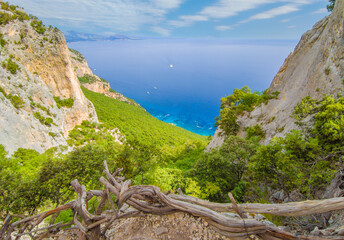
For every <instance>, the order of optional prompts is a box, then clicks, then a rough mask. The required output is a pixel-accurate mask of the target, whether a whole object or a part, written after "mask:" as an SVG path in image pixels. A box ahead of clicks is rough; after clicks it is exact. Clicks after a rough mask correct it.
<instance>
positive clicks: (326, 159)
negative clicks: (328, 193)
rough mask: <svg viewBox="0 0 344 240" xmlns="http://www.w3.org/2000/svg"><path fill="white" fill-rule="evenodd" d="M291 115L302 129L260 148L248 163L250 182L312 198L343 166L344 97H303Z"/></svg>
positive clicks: (275, 139)
mask: <svg viewBox="0 0 344 240" xmlns="http://www.w3.org/2000/svg"><path fill="white" fill-rule="evenodd" d="M293 117H294V118H295V119H296V120H297V123H298V124H299V125H300V126H301V131H295V130H294V131H292V132H290V133H288V134H287V135H286V136H285V137H284V138H274V139H272V140H271V142H270V144H268V145H266V146H260V147H259V149H258V151H257V154H256V156H254V157H253V158H252V159H253V161H252V162H251V164H250V172H251V174H252V178H253V181H251V183H252V184H253V185H254V183H256V184H258V183H260V184H264V185H265V186H266V187H269V188H271V189H273V190H284V191H285V192H286V193H287V194H290V193H291V192H292V191H298V192H299V193H301V194H302V195H303V196H306V197H308V198H312V197H314V196H315V195H316V193H317V192H319V191H322V190H324V188H325V187H326V185H327V184H328V182H329V181H330V180H331V178H332V177H333V174H334V173H335V172H336V171H337V170H338V169H340V168H341V167H342V163H341V161H342V160H341V158H342V156H343V153H344V148H343V146H342V143H343V141H344V134H343V133H344V98H343V97H341V96H339V97H337V98H333V97H330V96H327V95H325V96H324V98H323V99H322V100H319V101H316V100H314V99H311V98H310V97H306V98H304V99H303V100H302V101H301V102H300V103H299V104H298V105H297V106H296V107H295V109H294V112H293ZM306 123H307V124H306Z"/></svg>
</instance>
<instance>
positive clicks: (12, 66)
mask: <svg viewBox="0 0 344 240" xmlns="http://www.w3.org/2000/svg"><path fill="white" fill-rule="evenodd" d="M2 68H4V69H6V70H7V71H10V73H12V74H16V73H17V71H18V70H20V67H19V65H18V64H17V63H15V62H14V61H13V60H12V58H9V59H7V61H3V62H2Z"/></svg>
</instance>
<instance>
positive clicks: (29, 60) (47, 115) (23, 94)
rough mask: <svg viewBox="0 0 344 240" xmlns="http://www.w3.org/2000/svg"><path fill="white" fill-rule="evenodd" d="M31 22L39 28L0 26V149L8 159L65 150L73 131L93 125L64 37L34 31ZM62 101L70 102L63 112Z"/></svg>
mask: <svg viewBox="0 0 344 240" xmlns="http://www.w3.org/2000/svg"><path fill="white" fill-rule="evenodd" d="M1 11H3V12H6V13H8V14H13V13H12V12H11V11H5V10H1ZM20 11H21V10H20ZM33 21H35V22H38V20H36V19H30V20H24V21H21V20H19V19H15V20H11V21H10V22H9V23H7V24H3V25H1V26H0V33H1V34H2V37H1V38H2V39H3V43H4V44H3V46H2V47H1V56H0V62H1V63H2V64H1V67H0V78H1V82H0V87H1V89H2V91H1V93H0V144H2V145H4V146H5V148H6V150H7V151H8V152H9V153H12V152H13V151H15V150H16V149H17V148H19V147H22V148H32V149H35V150H37V151H39V152H43V151H44V150H46V149H48V148H51V147H54V146H58V145H64V144H66V141H65V138H66V137H67V135H68V132H69V131H70V130H72V129H73V128H74V127H75V126H76V125H79V124H81V122H82V121H83V120H90V121H97V116H96V113H95V110H94V107H93V105H92V103H91V102H90V101H88V100H87V99H86V98H85V96H84V94H83V92H82V91H81V88H80V83H79V81H78V79H77V76H76V74H75V73H74V70H73V66H72V62H71V58H70V54H69V50H68V48H67V45H66V41H65V39H64V36H63V33H62V32H60V31H59V30H57V29H53V28H52V27H49V28H44V27H42V29H44V30H45V31H43V30H42V29H38V30H37V28H35V27H34V24H32V22H33ZM40 30H41V31H40ZM14 96H15V97H14ZM63 99H69V105H68V106H65V105H64V104H63V103H62V105H61V104H60V103H61V102H60V103H58V101H59V100H63Z"/></svg>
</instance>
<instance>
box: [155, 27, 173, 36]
mask: <svg viewBox="0 0 344 240" xmlns="http://www.w3.org/2000/svg"><path fill="white" fill-rule="evenodd" d="M151 30H152V31H153V32H155V33H158V34H160V35H161V36H165V37H166V36H170V35H171V31H170V30H169V29H166V28H162V27H159V26H154V27H152V28H151Z"/></svg>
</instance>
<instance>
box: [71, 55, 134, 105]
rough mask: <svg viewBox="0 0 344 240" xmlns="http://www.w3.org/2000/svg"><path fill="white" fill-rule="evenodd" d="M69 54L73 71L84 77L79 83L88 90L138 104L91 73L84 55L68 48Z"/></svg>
mask: <svg viewBox="0 0 344 240" xmlns="http://www.w3.org/2000/svg"><path fill="white" fill-rule="evenodd" d="M70 56H71V59H72V65H73V69H74V73H75V74H76V75H77V76H78V77H79V78H84V81H80V83H81V85H82V86H83V87H85V88H87V89H88V90H90V91H93V92H97V93H100V94H104V95H105V96H107V97H111V98H114V99H117V100H119V101H122V102H126V103H128V104H131V105H135V106H139V104H138V103H136V102H135V101H134V100H132V99H129V98H127V97H125V96H124V95H123V94H121V93H119V92H116V91H114V90H112V89H111V87H110V83H109V82H108V81H106V80H104V79H102V78H100V77H98V76H97V75H95V74H93V72H92V70H91V69H90V68H89V66H88V63H87V61H86V59H85V57H84V56H83V55H82V54H81V53H79V52H78V51H76V50H74V49H70Z"/></svg>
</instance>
